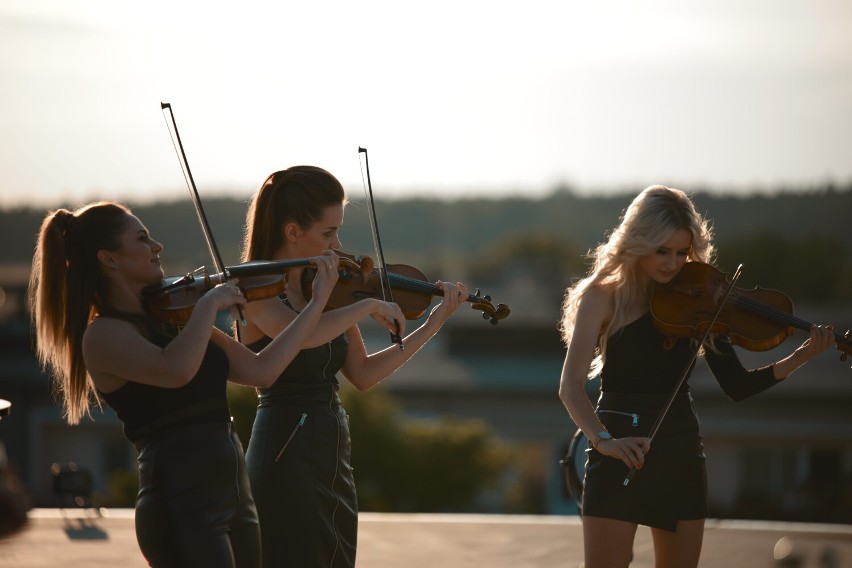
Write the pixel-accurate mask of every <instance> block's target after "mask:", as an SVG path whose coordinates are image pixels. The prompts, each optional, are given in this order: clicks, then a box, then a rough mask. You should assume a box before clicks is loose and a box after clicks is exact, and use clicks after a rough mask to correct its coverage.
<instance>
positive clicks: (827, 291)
mask: <svg viewBox="0 0 852 568" xmlns="http://www.w3.org/2000/svg"><path fill="white" fill-rule="evenodd" d="M718 249H719V250H718V263H717V265H718V266H719V268H720V269H721V270H723V271H725V272H733V271H734V269H736V267H737V265H738V264H740V263H742V264H743V275H742V278H741V280H740V283H739V284H738V286H740V287H747V288H751V287H753V286H760V287H761V288H771V289H776V290H780V291H782V292H784V293H785V294H787V295H788V296H790V297H791V298H792V299H793V302H794V304H795V303H796V302H799V301H812V302H834V301H840V302H846V301H848V299H849V298H848V293H849V290H850V289H852V259H850V250H849V246H848V245H847V244H846V243H845V242H843V241H841V240H840V239H839V238H837V237H835V236H831V235H820V234H811V235H806V236H802V237H795V238H791V237H789V236H787V235H786V234H785V233H780V232H772V231H761V232H758V233H754V234H752V235H745V236H743V237H741V238H737V239H727V240H721V241H720V242H719V243H718Z"/></svg>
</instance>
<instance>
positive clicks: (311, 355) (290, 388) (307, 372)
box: [247, 295, 349, 404]
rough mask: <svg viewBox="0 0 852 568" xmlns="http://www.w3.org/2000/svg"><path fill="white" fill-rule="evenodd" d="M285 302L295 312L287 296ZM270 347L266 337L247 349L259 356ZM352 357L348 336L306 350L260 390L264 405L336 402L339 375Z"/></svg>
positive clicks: (269, 339)
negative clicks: (270, 384) (268, 384)
mask: <svg viewBox="0 0 852 568" xmlns="http://www.w3.org/2000/svg"><path fill="white" fill-rule="evenodd" d="M281 301H282V302H284V304H286V305H287V306H288V307H290V309H293V308H292V306H291V305H290V303H289V302H288V301H287V298H286V296H283V295H282V296H281ZM294 311H295V310H294ZM270 343H272V338H270V337H263V338H261V339H259V340H257V341H255V342H254V343H251V344H249V345H248V346H247V347H248V348H249V349H251V350H252V351H254V352H255V353H258V352H259V351H261V350H262V349H263V348H264V347H266V346H267V345H269V344H270ZM348 353H349V340H348V339H347V338H346V334H340V335H338V336H337V337H335V338H334V339H332V340H331V341H329V342H328V343H326V344H324V345H319V346H317V347H311V348H308V349H302V350H301V351H299V353H298V355H296V357H295V358H294V359H293V361H292V362H291V363H290V364H289V365H288V366H287V368H286V369H284V372H283V373H281V375H279V377H278V379H276V381H275V383H273V384H272V386H270V387H268V388H265V389H259V399H260V402H261V404H264V403H281V402H286V403H297V404H300V403H304V404H311V403H316V404H328V403H330V402H334V401H335V400H336V394H337V391H338V390H340V382H339V381H338V379H337V373H338V372H339V371H340V369H342V368H343V364H344V363H345V362H346V355H347V354H348Z"/></svg>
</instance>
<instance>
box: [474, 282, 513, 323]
mask: <svg viewBox="0 0 852 568" xmlns="http://www.w3.org/2000/svg"><path fill="white" fill-rule="evenodd" d="M467 301H468V302H470V304H471V305H470V307H471V308H472V309H474V310H482V319H485V320H488V321H489V323H491V325H497V323H498V322H499V321H500V320H501V319H505V318H507V317H509V312H510V311H511V310H510V309H509V306H507V305H506V304H497V305H496V306H495V305H494V304H492V303H491V296H488V295H485V296H483V295H482V292H480V290H479V288H477V289H476V291H474V293H473V294H471V295H470V296H468V300H467Z"/></svg>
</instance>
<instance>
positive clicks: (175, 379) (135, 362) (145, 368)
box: [83, 282, 245, 392]
mask: <svg viewBox="0 0 852 568" xmlns="http://www.w3.org/2000/svg"><path fill="white" fill-rule="evenodd" d="M238 292H239V290H238V288H237V287H236V285H235V283H233V282H232V283H227V284H220V285H218V286H216V287H215V288H213V289H211V290H210V291H208V292H207V293H206V294H204V295H203V296H202V297H201V298H200V299H199V301H198V302H197V303H196V305H195V308H194V309H193V310H192V314H191V315H190V317H189V321H188V322H187V324H186V326H184V328H183V329H182V330H181V331H180V333H178V335H177V337H175V338H174V339H173V340H172V341H170V342H169V344H168V345H166V346H165V347H160V346H158V345H155V344H153V343H151V342H150V341H149V340H148V339H147V338H146V337H144V336H143V335H142V333H141V332H140V331H139V329H137V327H136V326H135V325H133V324H132V323H130V322H127V321H125V320H120V319H116V318H109V317H101V318H98V319H97V320H95V321H94V322H92V323H91V324H90V325H89V327H88V328H86V332H85V333H84V335H83V358H84V360H85V362H86V369H87V370H88V372H89V374H90V375H91V377H92V379H93V380H94V382H95V385H96V386H97V387H98V389H100V390H101V391H104V392H110V391H113V390H116V389H117V388H119V387H121V386H122V385H123V384H124V382H125V381H132V382H137V383H143V384H147V385H153V386H157V387H164V388H178V387H182V386H184V385H186V384H187V383H188V382H189V381H191V380H192V378H193V377H194V376H195V374H196V373H197V372H198V369H199V368H200V367H201V361H202V359H203V358H204V353H205V352H206V351H207V343H208V341H209V340H210V332H211V329H212V328H213V324H214V322H215V319H216V313H217V312H218V311H219V310H223V309H227V308H229V307H231V306H233V305H241V306H242V305H245V298H243V297H242V296H241V295H239V293H238Z"/></svg>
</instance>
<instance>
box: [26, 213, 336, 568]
mask: <svg viewBox="0 0 852 568" xmlns="http://www.w3.org/2000/svg"><path fill="white" fill-rule="evenodd" d="M162 251H163V246H162V245H161V244H160V243H158V242H157V241H155V240H154V239H153V238H152V237H151V235H150V234H149V233H148V230H147V229H146V228H145V226H144V225H143V224H142V222H141V221H140V220H139V219H138V218H137V217H136V216H134V215H133V214H132V213H131V211H130V209H128V208H126V207H125V206H123V205H121V204H118V203H111V202H100V203H93V204H90V205H87V206H85V207H82V208H80V209H78V210H76V211H74V212H71V211H68V210H65V209H59V210H57V211H53V212H50V213H48V215H47V216H46V217H45V219H44V221H43V223H42V226H41V230H40V233H39V239H38V245H37V248H36V252H35V256H34V258H33V270H32V275H31V278H30V288H29V303H30V308H31V314H32V316H33V319H34V325H35V329H36V334H37V351H38V357H39V360H40V361H41V362H42V364H44V365H45V366H46V367H47V368H48V369H49V370H50V371H51V372H52V374H53V377H54V380H55V387H56V390H57V392H58V393H59V394H60V395H61V397H62V402H63V406H64V410H65V416H66V418H67V421H68V422H69V423H70V424H77V423H79V421H80V420H81V419H82V418H84V417H85V416H86V415H88V414H89V412H90V406H91V403H92V401H93V400H94V402H95V403H96V404H97V405H98V406H100V404H101V401H106V403H107V404H108V405H109V406H111V407H112V408H113V409H114V410H115V412H116V414H117V415H118V417H119V419H120V420H121V421H122V422H123V425H124V433H125V436H126V437H127V438H128V439H129V440H130V441H131V442H133V444H134V445H135V446H136V448H137V450H138V451H139V457H138V462H139V493H138V496H137V501H136V535H137V540H138V542H139V546H140V548H141V550H142V553H143V554H144V555H145V558H146V559H147V560H148V562H149V563H150V565H151V566H156V567H160V566H176V567H177V566H180V567H187V566H198V567H205V568H209V567H222V568H233V567H243V566H245V567H248V566H259V565H260V540H259V537H260V531H259V527H258V520H257V513H256V510H255V506H254V502H253V500H252V496H251V491H250V490H249V482H248V476H247V474H246V469H245V459H244V456H243V450H242V446H241V445H240V441H239V439H238V438H237V436H236V435H235V433H234V430H233V428H232V427H231V419H230V413H229V411H228V404H227V399H226V395H225V387H226V381H227V380H232V381H236V382H238V383H241V384H246V385H251V386H256V387H265V386H269V385H271V384H272V382H273V381H274V380H275V378H277V376H278V374H279V373H280V372H281V371H282V370H283V369H284V368H285V367H286V366H287V365H288V364H289V363H290V362H291V361H292V360H293V358H294V357H295V356H296V355H297V354H298V352H299V350H300V348H301V346H302V343H303V342H304V340H305V338H306V337H307V336H308V334H309V333H311V332H312V331H313V328H314V326H315V325H316V323H317V321H318V320H319V317H320V315H321V313H322V310H323V308H324V305H325V301H326V300H327V298H328V296H329V294H330V293H331V290H332V289H333V288H334V284H335V283H336V281H337V276H338V273H337V259H336V258H333V257H331V256H322V257H318V258H316V259H314V261H315V264H316V266H317V277H316V279H315V281H314V289H313V291H314V295H313V300H312V301H311V302H310V303H309V304H308V305H306V306H304V309H303V310H302V311H301V314H300V315H299V317H298V318H295V319H294V321H293V323H292V324H291V325H290V326H289V327H288V328H287V329H286V330H282V332H281V333H276V334H275V339H274V340H271V341H270V342H269V344H268V345H267V346H266V348H265V349H263V350H261V351H260V352H258V353H255V352H252V351H251V350H249V349H247V348H245V347H244V346H243V345H241V344H240V343H239V342H238V341H236V340H234V339H233V338H231V337H230V336H229V335H227V334H225V333H223V332H222V331H220V330H218V329H217V328H216V327H214V321H215V318H216V313H217V312H218V311H219V310H223V309H228V308H230V307H232V306H244V305H245V304H246V301H245V299H244V298H243V297H242V295H241V294H240V291H239V289H238V288H237V287H236V286H235V284H234V283H223V284H219V285H218V286H215V287H213V288H212V289H210V290H209V291H207V293H206V294H204V295H203V296H201V298H200V299H199V300H198V303H197V304H196V306H195V308H194V310H193V311H192V313H191V315H190V317H189V320H188V322H187V323H186V325H185V327H183V328H182V329H180V331H178V330H177V329H174V328H170V327H169V326H167V325H164V324H161V323H160V322H158V321H155V320H153V319H152V318H151V317H150V316H148V315H147V313H146V310H145V305H144V302H143V296H142V290H143V289H144V288H146V287H148V286H152V285H157V284H159V283H160V282H161V280H162V279H163V269H162V267H161V265H160V253H162Z"/></svg>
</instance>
